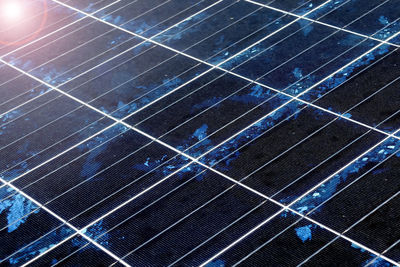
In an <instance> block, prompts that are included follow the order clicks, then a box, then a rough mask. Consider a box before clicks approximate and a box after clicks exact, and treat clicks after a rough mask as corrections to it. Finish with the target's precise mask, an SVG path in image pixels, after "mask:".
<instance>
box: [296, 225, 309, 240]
mask: <svg viewBox="0 0 400 267" xmlns="http://www.w3.org/2000/svg"><path fill="white" fill-rule="evenodd" d="M311 227H312V224H310V225H306V226H303V227H298V228H295V229H294V230H295V231H296V235H297V236H298V237H299V238H300V240H301V241H303V243H304V242H306V241H307V240H311V238H312V232H311Z"/></svg>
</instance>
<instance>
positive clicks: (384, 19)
mask: <svg viewBox="0 0 400 267" xmlns="http://www.w3.org/2000/svg"><path fill="white" fill-rule="evenodd" d="M378 20H379V23H380V24H382V25H384V26H386V25H388V24H389V20H388V18H387V17H385V16H380V17H379V19H378Z"/></svg>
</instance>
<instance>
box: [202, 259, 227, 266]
mask: <svg viewBox="0 0 400 267" xmlns="http://www.w3.org/2000/svg"><path fill="white" fill-rule="evenodd" d="M206 266H207V267H224V266H225V261H223V260H215V261H212V262H210V263H208V264H207V265H206Z"/></svg>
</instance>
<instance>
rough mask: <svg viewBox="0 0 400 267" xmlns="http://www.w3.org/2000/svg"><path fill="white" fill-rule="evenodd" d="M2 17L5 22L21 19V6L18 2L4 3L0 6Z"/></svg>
mask: <svg viewBox="0 0 400 267" xmlns="http://www.w3.org/2000/svg"><path fill="white" fill-rule="evenodd" d="M1 9H2V13H3V16H4V18H5V19H6V20H18V19H21V18H22V14H23V11H22V9H23V8H22V5H21V4H20V2H19V1H6V2H4V3H3V5H2V6H1Z"/></svg>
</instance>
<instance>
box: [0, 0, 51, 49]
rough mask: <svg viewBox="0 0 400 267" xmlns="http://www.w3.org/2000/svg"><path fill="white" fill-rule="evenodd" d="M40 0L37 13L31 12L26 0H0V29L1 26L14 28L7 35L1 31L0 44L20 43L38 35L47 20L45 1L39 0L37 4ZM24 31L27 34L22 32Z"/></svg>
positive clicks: (24, 42)
mask: <svg viewBox="0 0 400 267" xmlns="http://www.w3.org/2000/svg"><path fill="white" fill-rule="evenodd" d="M40 2H42V4H41V12H40V14H38V13H32V11H31V9H30V8H28V6H29V5H28V4H27V0H0V21H1V25H0V29H1V28H2V27H4V28H10V29H14V32H12V33H10V34H8V35H7V33H4V32H6V31H3V34H2V35H0V45H22V44H26V43H28V42H30V41H32V40H34V39H35V38H36V37H38V36H39V34H40V32H41V31H42V29H43V28H44V26H45V24H46V22H47V1H46V0H40V1H38V2H37V4H39V5H40ZM36 12H37V11H36ZM38 15H39V17H38ZM38 18H39V19H38ZM24 31H25V32H28V33H29V34H26V33H25V34H23V32H24ZM0 32H1V31H0ZM8 32H10V30H8ZM20 32H21V34H20V35H19V36H20V37H19V36H18V34H19V33H20ZM15 36H16V38H14V37H15ZM13 39H14V40H13Z"/></svg>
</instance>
